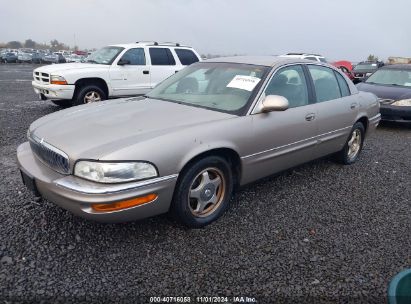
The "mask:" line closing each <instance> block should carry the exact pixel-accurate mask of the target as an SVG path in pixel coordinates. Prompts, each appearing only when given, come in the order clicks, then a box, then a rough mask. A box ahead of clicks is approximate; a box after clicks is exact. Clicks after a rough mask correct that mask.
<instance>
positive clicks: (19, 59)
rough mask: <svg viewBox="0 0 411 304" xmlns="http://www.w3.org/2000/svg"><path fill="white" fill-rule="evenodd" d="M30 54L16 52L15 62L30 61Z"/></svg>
mask: <svg viewBox="0 0 411 304" xmlns="http://www.w3.org/2000/svg"><path fill="white" fill-rule="evenodd" d="M31 60H32V54H30V53H18V54H17V62H18V63H31V62H32V61H31Z"/></svg>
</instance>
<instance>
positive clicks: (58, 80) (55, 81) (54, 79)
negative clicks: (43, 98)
mask: <svg viewBox="0 0 411 304" xmlns="http://www.w3.org/2000/svg"><path fill="white" fill-rule="evenodd" d="M50 83H51V84H60V85H62V84H67V81H66V80H65V79H64V77H61V76H57V75H51V76H50Z"/></svg>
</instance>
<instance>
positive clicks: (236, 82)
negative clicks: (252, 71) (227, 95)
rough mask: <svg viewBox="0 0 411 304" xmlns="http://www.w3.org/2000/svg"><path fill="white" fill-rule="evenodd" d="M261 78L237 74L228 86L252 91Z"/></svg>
mask: <svg viewBox="0 0 411 304" xmlns="http://www.w3.org/2000/svg"><path fill="white" fill-rule="evenodd" d="M260 80H261V79H260V78H257V77H253V76H244V75H235V76H234V78H233V80H231V81H230V83H229V84H227V88H236V89H241V90H246V91H250V92H251V91H252V90H254V88H255V86H256V85H257V84H258V82H259V81H260Z"/></svg>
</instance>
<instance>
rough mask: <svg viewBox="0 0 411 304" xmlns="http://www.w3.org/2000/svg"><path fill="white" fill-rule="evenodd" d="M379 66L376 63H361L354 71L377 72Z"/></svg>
mask: <svg viewBox="0 0 411 304" xmlns="http://www.w3.org/2000/svg"><path fill="white" fill-rule="evenodd" d="M377 68H378V65H377V64H376V63H360V64H357V65H356V66H355V67H354V69H353V70H354V71H369V70H376V69H377Z"/></svg>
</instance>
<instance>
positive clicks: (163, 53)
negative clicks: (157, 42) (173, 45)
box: [149, 47, 183, 88]
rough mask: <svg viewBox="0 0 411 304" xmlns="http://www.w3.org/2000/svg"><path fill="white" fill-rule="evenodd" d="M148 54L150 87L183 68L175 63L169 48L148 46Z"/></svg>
mask: <svg viewBox="0 0 411 304" xmlns="http://www.w3.org/2000/svg"><path fill="white" fill-rule="evenodd" d="M149 54H150V74H151V87H152V88H154V87H155V86H156V85H157V84H158V83H159V82H161V81H163V80H164V79H166V78H168V77H170V76H171V75H173V74H174V73H177V72H178V71H179V70H181V69H182V68H183V66H182V65H181V64H177V63H176V60H175V59H174V56H173V54H172V53H171V51H170V49H169V48H166V47H150V48H149Z"/></svg>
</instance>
